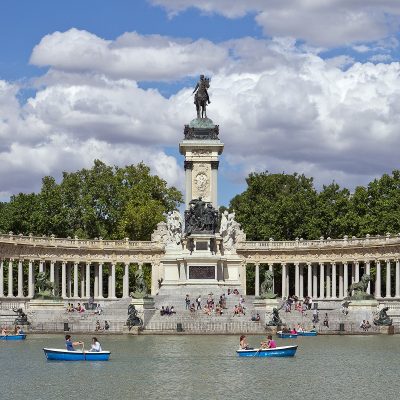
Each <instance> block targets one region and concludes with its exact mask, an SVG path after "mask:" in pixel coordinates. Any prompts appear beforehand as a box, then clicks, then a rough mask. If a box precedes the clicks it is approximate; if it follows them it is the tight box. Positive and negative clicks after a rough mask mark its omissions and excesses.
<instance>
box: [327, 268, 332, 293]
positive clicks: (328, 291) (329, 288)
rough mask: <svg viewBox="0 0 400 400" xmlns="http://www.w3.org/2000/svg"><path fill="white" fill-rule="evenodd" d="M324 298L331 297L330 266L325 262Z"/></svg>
mask: <svg viewBox="0 0 400 400" xmlns="http://www.w3.org/2000/svg"><path fill="white" fill-rule="evenodd" d="M326 298H327V299H330V298H331V266H330V264H326Z"/></svg>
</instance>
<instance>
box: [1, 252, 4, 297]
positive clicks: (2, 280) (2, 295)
mask: <svg viewBox="0 0 400 400" xmlns="http://www.w3.org/2000/svg"><path fill="white" fill-rule="evenodd" d="M1 297H4V261H3V260H0V298H1Z"/></svg>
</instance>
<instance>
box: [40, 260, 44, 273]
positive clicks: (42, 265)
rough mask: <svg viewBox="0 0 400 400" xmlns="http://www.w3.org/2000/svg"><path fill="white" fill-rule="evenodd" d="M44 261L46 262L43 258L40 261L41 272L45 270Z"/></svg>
mask: <svg viewBox="0 0 400 400" xmlns="http://www.w3.org/2000/svg"><path fill="white" fill-rule="evenodd" d="M44 263H45V262H44V261H43V260H40V261H39V274H41V273H43V272H44Z"/></svg>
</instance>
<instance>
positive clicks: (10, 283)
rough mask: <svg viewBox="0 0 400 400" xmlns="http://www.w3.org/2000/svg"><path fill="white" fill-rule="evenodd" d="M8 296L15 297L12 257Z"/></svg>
mask: <svg viewBox="0 0 400 400" xmlns="http://www.w3.org/2000/svg"><path fill="white" fill-rule="evenodd" d="M7 297H14V292H13V260H12V259H10V261H9V262H8V296H7Z"/></svg>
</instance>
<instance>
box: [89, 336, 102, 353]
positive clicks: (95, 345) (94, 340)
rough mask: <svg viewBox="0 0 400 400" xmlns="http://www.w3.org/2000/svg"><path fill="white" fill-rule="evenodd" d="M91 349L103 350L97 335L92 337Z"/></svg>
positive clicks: (95, 350)
mask: <svg viewBox="0 0 400 400" xmlns="http://www.w3.org/2000/svg"><path fill="white" fill-rule="evenodd" d="M90 351H94V352H99V351H102V349H101V345H100V343H99V341H98V340H97V338H96V337H93V338H92V347H91V349H90Z"/></svg>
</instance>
